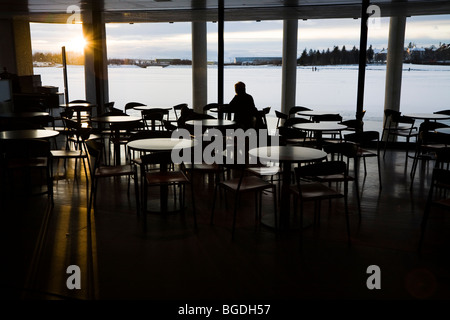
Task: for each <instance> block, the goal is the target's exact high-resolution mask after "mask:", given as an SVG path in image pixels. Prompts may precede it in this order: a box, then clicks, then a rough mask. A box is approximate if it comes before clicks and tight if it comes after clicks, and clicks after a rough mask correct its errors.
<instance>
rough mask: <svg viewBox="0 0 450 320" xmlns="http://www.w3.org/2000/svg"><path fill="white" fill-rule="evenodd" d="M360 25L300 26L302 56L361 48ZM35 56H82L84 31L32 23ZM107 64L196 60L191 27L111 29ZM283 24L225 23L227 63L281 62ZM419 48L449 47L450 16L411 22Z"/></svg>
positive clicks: (213, 44)
mask: <svg viewBox="0 0 450 320" xmlns="http://www.w3.org/2000/svg"><path fill="white" fill-rule="evenodd" d="M360 21H361V20H360V19H322V20H307V21H303V20H299V21H298V48H297V51H298V56H300V55H301V53H302V51H303V50H304V49H307V50H309V49H313V50H327V49H328V48H329V49H330V50H332V49H333V47H334V46H338V47H339V48H342V46H344V45H345V47H346V49H347V50H350V49H352V48H353V46H355V47H356V48H358V47H359V35H360V24H361V22H360ZM30 31H31V40H32V49H33V52H55V53H56V52H61V47H62V46H65V47H66V50H67V51H78V52H81V51H82V45H83V33H82V26H81V25H72V24H58V25H55V24H42V23H31V24H30ZM217 31H218V25H217V23H207V41H208V45H207V51H208V60H209V61H217V47H218V42H217ZM106 34H107V55H108V58H119V59H120V58H131V59H156V58H171V59H173V58H179V59H191V58H192V49H191V46H192V42H191V41H192V40H191V23H190V22H184V23H183V22H179V23H135V24H107V25H106ZM388 34H389V18H380V19H379V20H377V21H374V20H372V21H371V22H370V20H369V32H368V45H372V47H373V48H375V49H383V48H387V43H388ZM282 38H283V21H281V20H280V21H278V20H277V21H261V22H256V21H248V22H225V24H224V42H225V43H224V51H225V52H224V53H225V62H231V61H233V59H234V58H235V57H258V56H259V57H268V56H270V57H281V56H282ZM410 42H412V43H415V44H416V45H417V46H418V47H429V46H431V45H435V46H438V45H439V44H440V43H447V44H448V43H450V15H436V16H416V17H409V18H407V23H406V33H405V46H407V45H408V43H410Z"/></svg>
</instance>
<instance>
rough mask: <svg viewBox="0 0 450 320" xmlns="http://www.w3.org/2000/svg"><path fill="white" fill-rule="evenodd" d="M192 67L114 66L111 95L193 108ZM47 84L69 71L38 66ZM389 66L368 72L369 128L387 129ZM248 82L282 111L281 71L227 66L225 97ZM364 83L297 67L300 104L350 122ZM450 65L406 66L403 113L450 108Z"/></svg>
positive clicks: (334, 69) (74, 80) (344, 72)
mask: <svg viewBox="0 0 450 320" xmlns="http://www.w3.org/2000/svg"><path fill="white" fill-rule="evenodd" d="M191 70H192V69H191V66H169V67H166V68H161V67H148V68H139V67H135V66H109V68H108V75H109V97H110V101H114V102H115V107H117V108H123V107H124V105H125V104H126V103H127V102H130V101H139V102H143V103H145V104H148V105H155V106H173V105H176V104H179V103H187V104H188V105H189V106H190V107H193V106H192V73H191ZM34 73H35V74H40V75H41V80H42V85H51V86H56V87H59V91H60V92H64V80H63V69H62V68H56V67H35V68H34ZM385 77H386V66H384V65H379V66H378V65H369V66H368V67H367V69H366V80H365V95H364V102H365V103H364V109H365V110H366V115H365V118H364V122H365V129H366V130H381V127H380V126H381V122H380V121H381V119H382V116H383V109H384V90H385ZM237 81H243V82H245V83H246V85H247V92H248V93H250V94H251V95H252V96H253V98H254V100H255V103H256V105H257V107H258V108H259V109H262V108H265V107H268V106H270V107H272V109H271V115H273V117H275V115H274V110H280V104H281V67H278V66H227V67H225V70H224V84H225V87H224V97H225V102H228V101H229V100H231V99H232V98H233V95H234V83H236V82H237ZM357 84H358V66H356V65H351V66H319V67H318V70H317V71H312V68H311V67H298V68H297V92H296V105H302V106H306V107H309V108H311V109H315V110H339V111H340V114H341V115H342V116H343V117H344V119H350V118H354V116H355V110H356V96H357ZM68 86H69V98H70V99H71V100H73V99H84V97H85V91H84V67H83V66H68ZM216 88H217V67H216V66H209V67H208V102H216V101H217V89H216ZM449 89H450V66H429V65H410V64H404V65H403V79H402V92H401V106H400V110H401V111H402V113H404V114H405V113H412V112H433V111H437V110H441V109H450V102H449V101H450V90H449Z"/></svg>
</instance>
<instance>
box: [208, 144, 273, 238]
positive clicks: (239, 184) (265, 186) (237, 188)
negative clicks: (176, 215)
mask: <svg viewBox="0 0 450 320" xmlns="http://www.w3.org/2000/svg"><path fill="white" fill-rule="evenodd" d="M233 146H234V148H233V150H227V151H231V152H228V153H227V154H225V156H224V161H223V167H224V168H227V169H228V170H230V171H232V172H234V173H235V177H231V178H230V179H224V180H222V181H219V182H218V183H217V184H216V186H215V188H214V197H213V205H212V210H211V225H212V224H213V223H214V212H215V206H216V201H217V192H218V191H219V189H222V190H224V191H226V192H231V193H232V194H234V210H233V222H232V231H231V235H232V239H234V235H235V229H236V220H237V212H238V207H239V203H240V201H239V200H240V198H241V197H240V196H241V195H242V194H248V193H253V194H254V195H255V222H257V221H260V220H261V214H262V194H263V191H265V190H271V191H272V193H273V201H274V213H275V228H276V229H277V227H278V217H277V196H276V194H277V193H276V185H275V184H272V183H270V182H267V181H265V180H264V179H262V178H260V177H257V176H255V175H254V174H250V173H249V172H248V171H247V170H246V169H247V168H248V166H249V164H250V163H249V160H250V159H249V156H248V143H245V144H244V146H242V145H239V146H238V145H237V143H236V140H235V142H234V145H233ZM258 196H259V197H258Z"/></svg>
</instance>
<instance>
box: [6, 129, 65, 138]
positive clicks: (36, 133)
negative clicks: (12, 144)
mask: <svg viewBox="0 0 450 320" xmlns="http://www.w3.org/2000/svg"><path fill="white" fill-rule="evenodd" d="M58 134H59V132H58V131H54V130H45V129H24V130H8V131H0V140H23V139H48V138H53V137H56V136H57V135H58Z"/></svg>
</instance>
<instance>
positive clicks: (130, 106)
mask: <svg viewBox="0 0 450 320" xmlns="http://www.w3.org/2000/svg"><path fill="white" fill-rule="evenodd" d="M143 106H145V104H143V103H141V102H134V101H133V102H127V103H126V104H125V108H124V111H125V113H126V114H128V111H129V110H132V109H133V108H134V107H143Z"/></svg>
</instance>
